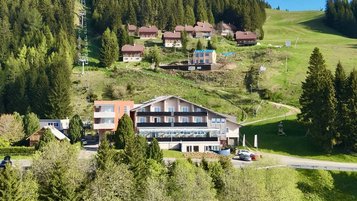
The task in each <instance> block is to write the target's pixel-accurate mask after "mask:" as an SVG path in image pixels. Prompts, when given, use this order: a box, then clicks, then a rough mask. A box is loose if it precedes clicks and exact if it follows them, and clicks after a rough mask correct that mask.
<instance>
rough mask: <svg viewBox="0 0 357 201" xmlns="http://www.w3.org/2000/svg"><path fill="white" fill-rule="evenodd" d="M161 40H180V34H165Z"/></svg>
mask: <svg viewBox="0 0 357 201" xmlns="http://www.w3.org/2000/svg"><path fill="white" fill-rule="evenodd" d="M163 38H164V39H165V38H172V39H180V38H181V32H165V33H164V35H163Z"/></svg>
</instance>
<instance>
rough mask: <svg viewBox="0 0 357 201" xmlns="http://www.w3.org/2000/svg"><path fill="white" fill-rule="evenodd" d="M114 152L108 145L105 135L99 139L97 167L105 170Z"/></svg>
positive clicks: (111, 160)
mask: <svg viewBox="0 0 357 201" xmlns="http://www.w3.org/2000/svg"><path fill="white" fill-rule="evenodd" d="M113 159H114V152H113V149H112V148H111V146H110V143H109V141H108V139H107V136H104V138H103V139H102V140H101V142H100V145H99V147H98V153H97V155H96V162H97V169H101V170H106V169H107V168H108V165H109V164H110V163H111V162H113Z"/></svg>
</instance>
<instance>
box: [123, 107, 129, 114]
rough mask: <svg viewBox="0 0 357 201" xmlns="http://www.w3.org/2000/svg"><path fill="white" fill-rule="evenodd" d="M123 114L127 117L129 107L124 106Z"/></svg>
mask: <svg viewBox="0 0 357 201" xmlns="http://www.w3.org/2000/svg"><path fill="white" fill-rule="evenodd" d="M124 113H125V114H127V115H129V106H124Z"/></svg>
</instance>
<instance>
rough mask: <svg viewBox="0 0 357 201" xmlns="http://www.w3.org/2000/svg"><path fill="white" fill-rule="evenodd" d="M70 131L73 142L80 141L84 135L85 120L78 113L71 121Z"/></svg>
mask: <svg viewBox="0 0 357 201" xmlns="http://www.w3.org/2000/svg"><path fill="white" fill-rule="evenodd" d="M68 133H69V139H70V140H71V143H72V144H75V143H77V142H79V141H80V140H81V138H82V137H83V122H82V120H81V117H80V116H79V115H78V114H76V115H74V116H73V117H72V118H71V120H70V121H69V129H68Z"/></svg>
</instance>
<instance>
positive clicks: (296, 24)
mask: <svg viewBox="0 0 357 201" xmlns="http://www.w3.org/2000/svg"><path fill="white" fill-rule="evenodd" d="M323 16H324V13H323V12H320V11H304V12H287V11H277V10H267V21H266V23H265V25H264V31H265V38H264V40H263V41H261V43H262V45H269V44H271V45H272V46H275V45H278V46H283V45H284V44H285V41H287V40H290V41H291V43H292V47H290V48H286V47H283V48H276V49H274V50H273V54H274V55H276V57H275V59H276V62H271V63H266V67H267V69H268V70H267V72H266V73H265V75H263V79H262V82H261V83H262V85H263V86H265V87H268V88H270V89H273V90H274V91H277V92H280V93H281V94H282V95H283V97H284V99H285V100H284V101H285V102H288V103H290V104H294V105H298V97H299V95H300V93H301V89H300V88H301V82H302V81H303V80H304V79H305V75H306V71H307V66H308V61H309V57H310V54H311V53H312V51H313V49H314V48H315V47H318V48H320V50H321V52H322V54H323V55H324V58H325V60H326V63H327V67H328V68H329V69H330V70H332V71H333V72H334V69H335V67H336V64H337V63H338V61H341V62H342V64H343V66H344V67H345V70H346V71H347V72H350V71H351V70H352V69H353V68H354V67H356V66H357V59H356V57H354V56H352V55H357V48H356V45H357V40H356V39H351V38H347V37H344V36H342V35H341V34H339V33H338V32H336V31H334V30H333V29H331V28H329V27H327V26H325V25H324V23H323ZM295 44H297V45H296V47H295ZM286 58H288V60H287V69H288V71H286Z"/></svg>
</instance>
